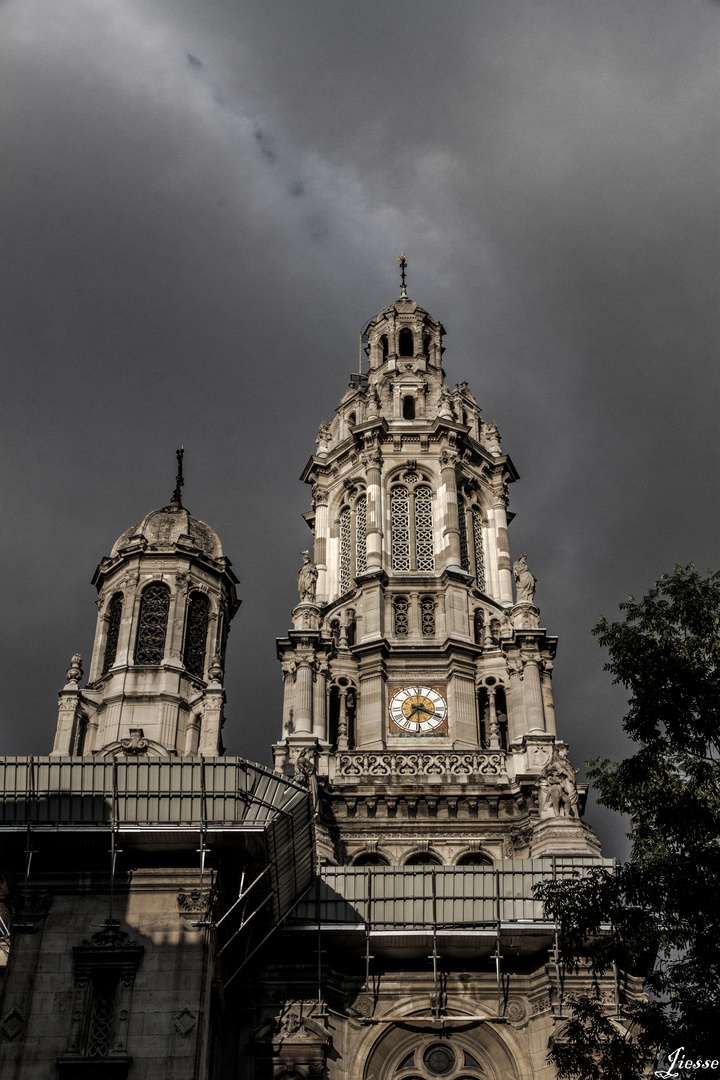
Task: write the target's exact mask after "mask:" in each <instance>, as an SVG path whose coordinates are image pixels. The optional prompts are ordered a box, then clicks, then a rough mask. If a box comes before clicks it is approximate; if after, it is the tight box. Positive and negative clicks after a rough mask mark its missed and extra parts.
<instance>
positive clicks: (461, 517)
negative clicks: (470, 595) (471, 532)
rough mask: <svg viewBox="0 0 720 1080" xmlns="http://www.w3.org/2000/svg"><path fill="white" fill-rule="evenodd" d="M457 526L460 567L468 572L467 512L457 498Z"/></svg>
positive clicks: (460, 500) (460, 499)
mask: <svg viewBox="0 0 720 1080" xmlns="http://www.w3.org/2000/svg"><path fill="white" fill-rule="evenodd" d="M458 502H459V506H458V524H459V526H460V566H461V568H462V569H463V570H467V571H468V572H469V570H470V551H469V548H468V530H467V511H466V509H465V506H464V505H463V501H462V498H461V497H460V496H458Z"/></svg>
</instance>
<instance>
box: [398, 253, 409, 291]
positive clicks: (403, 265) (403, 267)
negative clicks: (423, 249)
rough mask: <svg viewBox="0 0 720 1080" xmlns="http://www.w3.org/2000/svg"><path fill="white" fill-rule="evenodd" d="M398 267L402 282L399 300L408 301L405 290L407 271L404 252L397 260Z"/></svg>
mask: <svg viewBox="0 0 720 1080" xmlns="http://www.w3.org/2000/svg"><path fill="white" fill-rule="evenodd" d="M398 266H399V267H400V278H401V280H402V290H401V292H400V299H401V300H407V299H408V294H407V289H406V288H405V272H406V270H407V259H406V258H405V252H404V251H403V253H402V255H401V256H400V258H399V259H398Z"/></svg>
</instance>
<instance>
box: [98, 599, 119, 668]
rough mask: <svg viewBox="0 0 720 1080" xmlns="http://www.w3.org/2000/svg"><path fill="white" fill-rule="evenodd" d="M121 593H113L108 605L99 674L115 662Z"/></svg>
mask: <svg viewBox="0 0 720 1080" xmlns="http://www.w3.org/2000/svg"><path fill="white" fill-rule="evenodd" d="M122 607H123V594H122V593H115V595H114V596H113V598H112V600H111V601H110V606H109V607H108V623H107V638H106V640H105V655H104V657H103V666H102V672H101V674H102V675H104V674H105V673H106V672H108V671H109V670H110V668H111V667H112V666H113V664H114V663H115V657H116V655H117V647H118V638H119V636H120V620H121V618H122Z"/></svg>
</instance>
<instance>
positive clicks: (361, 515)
mask: <svg viewBox="0 0 720 1080" xmlns="http://www.w3.org/2000/svg"><path fill="white" fill-rule="evenodd" d="M366 570H367V497H366V496H365V495H361V496H360V498H359V499H358V501H357V503H356V504H355V574H356V575H357V574H364V573H365V571H366Z"/></svg>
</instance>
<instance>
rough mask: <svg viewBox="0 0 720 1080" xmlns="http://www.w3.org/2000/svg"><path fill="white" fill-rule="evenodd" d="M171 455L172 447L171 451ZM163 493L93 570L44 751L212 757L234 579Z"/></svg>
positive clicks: (211, 540)
mask: <svg viewBox="0 0 720 1080" xmlns="http://www.w3.org/2000/svg"><path fill="white" fill-rule="evenodd" d="M178 458H179V460H180V461H181V460H182V456H181V451H179V452H178ZM178 481H179V482H178V486H177V487H176V490H175V492H174V493H173V499H172V501H171V503H170V504H169V505H168V506H164V507H163V508H162V509H161V510H152V511H151V512H150V513H149V514H147V515H146V516H145V517H144V518H143V520H142V521H141V522H140V524H139V525H134V526H133V527H132V528H131V529H127V530H126V531H125V532H124V533H123V534H122V536H121V537H120V538H119V539H118V540H117V542H116V543H115V544H114V545H113V548H112V551H111V552H110V555H109V556H108V557H107V558H104V559H103V560H102V562H101V563H100V565H99V567H98V568H97V570H96V571H95V576H94V578H93V584H94V585H95V586H96V587H97V590H98V599H97V605H98V619H97V628H96V631H95V642H94V645H93V653H92V660H91V663H90V672H89V680H88V684H87V686H86V687H85V688H84V689H82V690H80V688H79V680H80V679H81V677H82V669H81V667H80V662H81V661H80V657H79V656H76V657H73V662H72V664H71V667H70V669H69V670H68V674H67V677H68V682H67V684H66V685H65V687H64V688H63V690H62V691H61V693H60V703H59V717H58V726H57V733H56V737H55V746H54V748H53V751H52V756H54V757H57V756H62V755H67V754H70V755H75V754H82V755H91V754H92V755H99V756H108V755H113V754H149V755H158V756H165V755H180V756H185V755H192V754H202V755H216V754H221V753H222V752H223V745H222V736H221V728H222V723H223V704H224V701H225V693H224V690H223V687H222V680H223V670H224V664H225V643H226V639H227V634H228V630H229V626H230V620H231V619H232V617H233V615H234V614H235V612H236V611H237V609H238V607H239V601H238V599H237V595H236V591H235V586H236V584H237V580H238V579H237V578H236V577H235V574H234V573H233V572H232V570H231V569H230V566H231V564H230V560H229V559H228V558H226V556H225V555H224V554H223V549H222V545H221V543H220V540H219V538H218V535H217V533H216V532H215V531H214V529H212V528H211V527H210V526H209V525H206V524H205V523H204V522H202V521H198V520H197V518H194V517H193V516H192V515H191V514H190V513H189V512H188V511H187V510H186V509H185V508H184V507H183V505H182V503H181V498H180V484H181V483H182V470H181V471H180V474H179V476H178Z"/></svg>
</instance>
